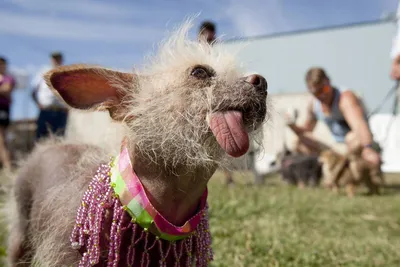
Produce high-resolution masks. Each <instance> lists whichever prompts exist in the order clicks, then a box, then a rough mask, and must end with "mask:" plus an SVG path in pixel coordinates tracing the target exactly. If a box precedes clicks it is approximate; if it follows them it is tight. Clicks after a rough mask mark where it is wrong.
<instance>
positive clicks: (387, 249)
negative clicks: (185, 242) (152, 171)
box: [0, 173, 400, 267]
mask: <svg viewBox="0 0 400 267" xmlns="http://www.w3.org/2000/svg"><path fill="white" fill-rule="evenodd" d="M387 178H388V180H389V183H390V184H391V188H387V189H385V192H384V194H383V195H382V196H378V197H366V196H363V195H362V194H359V195H357V197H355V198H354V199H348V198H347V197H345V196H344V195H340V196H337V195H334V194H332V193H329V192H327V191H326V190H323V189H302V190H300V189H296V188H292V187H289V186H286V185H284V184H282V183H281V182H280V180H279V179H278V178H277V177H272V178H268V179H267V183H266V184H265V185H264V186H252V185H246V182H249V181H250V180H251V175H250V174H246V173H237V174H235V181H237V185H236V186H232V187H226V186H225V185H224V184H223V177H222V175H221V174H220V173H216V175H215V177H213V179H212V180H211V182H210V185H209V190H210V196H209V202H210V220H211V221H210V224H211V232H212V234H213V247H214V254H215V255H214V257H215V261H214V262H213V264H212V266H283V267H291V266H301V267H308V266H393V267H395V266H396V267H397V266H400V198H399V196H400V191H399V190H400V185H397V187H396V180H397V184H400V176H398V175H397V176H396V175H387ZM0 229H2V228H0ZM0 237H1V234H0ZM3 250H4V247H3ZM1 253H2V248H0V254H1Z"/></svg>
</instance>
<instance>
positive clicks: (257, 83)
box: [246, 74, 268, 91]
mask: <svg viewBox="0 0 400 267" xmlns="http://www.w3.org/2000/svg"><path fill="white" fill-rule="evenodd" d="M246 82H248V83H250V84H252V85H253V86H254V87H256V88H257V89H259V90H265V91H266V90H267V88H268V86H267V80H265V78H264V77H263V76H261V75H258V74H253V75H249V76H247V77H246Z"/></svg>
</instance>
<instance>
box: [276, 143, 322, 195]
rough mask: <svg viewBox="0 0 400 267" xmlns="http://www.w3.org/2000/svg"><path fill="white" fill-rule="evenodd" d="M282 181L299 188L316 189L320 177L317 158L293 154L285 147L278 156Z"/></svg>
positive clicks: (320, 172) (320, 170)
mask: <svg viewBox="0 0 400 267" xmlns="http://www.w3.org/2000/svg"><path fill="white" fill-rule="evenodd" d="M278 159H280V166H281V167H280V174H281V177H282V180H283V181H285V182H286V183H288V184H290V185H296V186H298V187H299V188H304V187H306V186H310V187H317V186H319V184H320V180H321V176H322V168H321V164H320V163H319V161H318V157H317V156H312V155H302V154H297V153H293V152H291V151H290V150H288V149H287V148H286V147H285V148H284V149H283V151H282V152H281V153H280V155H279V156H278Z"/></svg>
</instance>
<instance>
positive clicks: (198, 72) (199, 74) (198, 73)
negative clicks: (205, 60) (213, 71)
mask: <svg viewBox="0 0 400 267" xmlns="http://www.w3.org/2000/svg"><path fill="white" fill-rule="evenodd" d="M191 75H192V76H194V77H196V78H199V79H206V78H209V77H210V74H209V73H208V72H207V71H206V70H205V69H204V68H202V67H196V68H194V69H193V70H192V73H191Z"/></svg>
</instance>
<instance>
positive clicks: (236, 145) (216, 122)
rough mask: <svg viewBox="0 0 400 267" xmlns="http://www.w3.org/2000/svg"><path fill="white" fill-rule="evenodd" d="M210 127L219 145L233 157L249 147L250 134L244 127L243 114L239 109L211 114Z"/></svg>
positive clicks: (244, 151) (238, 155)
mask: <svg viewBox="0 0 400 267" xmlns="http://www.w3.org/2000/svg"><path fill="white" fill-rule="evenodd" d="M209 123H210V128H211V131H212V132H213V134H214V135H215V137H216V138H217V141H218V143H219V145H220V146H221V147H222V149H223V150H225V152H226V153H228V154H229V155H231V156H232V157H240V156H242V155H243V154H245V153H246V152H247V150H248V149H249V135H248V134H247V131H246V129H245V127H244V123H243V114H242V113H241V112H239V111H226V112H216V113H213V114H211V117H210V122H209Z"/></svg>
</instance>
